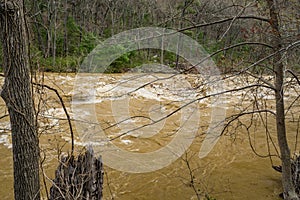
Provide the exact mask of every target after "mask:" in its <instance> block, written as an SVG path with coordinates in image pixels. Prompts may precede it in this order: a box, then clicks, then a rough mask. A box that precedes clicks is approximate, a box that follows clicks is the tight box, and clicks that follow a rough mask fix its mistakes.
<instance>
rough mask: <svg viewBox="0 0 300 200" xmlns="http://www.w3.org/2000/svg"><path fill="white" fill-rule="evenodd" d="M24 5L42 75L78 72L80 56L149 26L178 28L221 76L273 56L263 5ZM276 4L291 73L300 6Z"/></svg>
mask: <svg viewBox="0 0 300 200" xmlns="http://www.w3.org/2000/svg"><path fill="white" fill-rule="evenodd" d="M25 3H26V16H27V20H28V27H29V31H30V41H31V42H30V54H31V63H32V66H33V67H35V68H38V69H40V70H44V71H76V69H78V66H79V65H80V63H81V62H82V59H83V58H84V56H86V55H87V54H88V53H89V52H90V51H91V50H92V49H93V48H94V47H95V46H96V45H97V44H99V42H101V41H103V40H104V39H105V38H109V37H111V36H112V35H114V34H117V33H120V32H122V31H125V30H130V29H133V28H138V27H147V26H159V27H165V28H171V29H175V30H181V31H182V32H183V33H184V34H187V35H189V36H191V37H192V38H193V39H196V40H197V41H198V42H199V43H200V44H201V45H203V46H204V47H205V48H206V50H207V51H208V52H209V53H212V54H214V59H215V61H216V62H217V64H218V66H219V67H220V69H221V70H222V71H223V72H230V71H231V70H238V69H240V68H242V67H243V66H245V65H249V64H250V63H255V62H256V61H258V60H260V59H262V58H264V57H265V56H267V55H269V54H270V53H271V52H272V50H271V49H270V40H271V35H272V31H273V30H272V28H271V26H270V24H269V19H268V18H269V16H268V15H269V14H268V12H269V11H268V4H267V1H232V2H231V1H208V0H204V1H198V0H180V1H179V0H167V1H152V0H151V1H150V0H138V1H131V0H130V1H123V0H117V1H110V0H95V1H88V0H85V1H68V0H65V1H55V0H51V1H42V0H39V1H25ZM276 4H278V5H277V7H278V8H279V10H278V12H279V13H278V14H279V15H280V24H279V25H280V32H281V34H282V48H284V49H285V50H287V51H285V52H284V54H285V55H288V56H286V57H287V58H288V59H285V62H287V63H288V64H289V66H290V67H291V68H293V69H295V68H298V67H297V63H298V61H299V60H298V59H299V58H298V57H297V56H296V55H297V52H298V51H299V50H297V48H294V46H293V43H294V42H297V41H298V40H299V29H300V28H299V27H300V25H299V19H300V13H299V9H300V8H299V2H298V1H297V0H292V1H276ZM147 53H149V52H147ZM147 53H145V52H144V53H143V54H136V52H132V53H130V54H128V55H124V56H123V57H122V58H120V59H119V62H117V64H116V65H118V63H119V64H120V65H122V66H120V65H119V66H118V67H117V66H116V67H115V68H117V69H112V71H113V72H118V71H119V72H120V71H123V70H125V71H126V67H132V65H135V64H139V63H141V62H142V61H143V60H149V59H151V58H152V57H151V56H149V55H148V54H147ZM152 53H153V55H154V54H155V53H157V52H152ZM147 55H148V56H147ZM137 56H139V58H137ZM158 60H159V58H158ZM162 60H164V61H165V63H166V64H169V65H172V64H174V63H173V62H175V61H176V59H175V57H174V55H168V54H166V55H165V56H164V58H163V59H162ZM268 65H270V60H267V61H264V62H260V63H258V64H257V65H256V66H255V67H253V70H254V71H258V72H266V71H267V70H266V66H268ZM119 68H121V69H119ZM123 68H125V69H123Z"/></svg>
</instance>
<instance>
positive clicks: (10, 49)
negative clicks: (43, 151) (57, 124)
mask: <svg viewBox="0 0 300 200" xmlns="http://www.w3.org/2000/svg"><path fill="white" fill-rule="evenodd" d="M23 6H24V5H23V1H22V0H11V1H9V0H5V1H4V0H0V25H1V40H2V44H3V70H4V76H5V82H4V85H3V88H2V89H3V90H2V91H1V96H2V98H3V99H4V101H5V103H6V105H7V107H8V111H9V115H10V123H11V132H12V144H13V162H14V194H15V199H17V200H19V199H30V200H32V199H40V192H39V191H40V185H39V147H38V137H37V132H36V126H35V116H34V109H33V100H32V94H31V84H30V77H29V62H28V40H27V32H26V23H25V17H24V10H23V9H24V7H23Z"/></svg>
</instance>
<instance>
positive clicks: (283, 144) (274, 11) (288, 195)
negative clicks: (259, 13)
mask: <svg viewBox="0 0 300 200" xmlns="http://www.w3.org/2000/svg"><path fill="white" fill-rule="evenodd" d="M267 2H268V7H269V11H270V24H271V27H272V31H273V35H272V44H273V48H274V52H277V53H276V55H275V56H274V59H273V67H274V72H275V98H276V125H277V139H278V144H279V148H280V153H281V162H282V186H283V194H284V198H285V199H288V200H297V199H299V198H298V196H297V194H296V192H295V187H294V186H293V181H292V172H291V155H290V149H289V146H288V143H287V138H286V128H285V112H284V95H283V83H284V82H283V79H284V66H283V63H282V55H281V53H280V50H281V48H282V45H281V35H280V29H279V21H278V14H279V12H278V8H277V6H276V2H275V0H267Z"/></svg>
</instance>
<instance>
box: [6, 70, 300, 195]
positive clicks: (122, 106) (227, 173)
mask: <svg viewBox="0 0 300 200" xmlns="http://www.w3.org/2000/svg"><path fill="white" fill-rule="evenodd" d="M134 76H135V78H134V79H132V75H124V74H113V75H105V74H101V75H99V74H98V75H94V76H91V78H90V79H87V80H85V81H84V82H81V84H82V85H81V86H80V89H75V90H74V83H75V75H74V74H52V73H51V74H45V76H44V78H39V80H38V81H40V82H41V81H43V82H44V84H47V85H49V86H51V87H54V88H56V89H58V91H59V93H60V94H61V96H62V97H63V99H64V101H65V103H66V106H67V109H68V111H69V112H70V115H71V117H72V119H73V121H72V123H73V126H74V127H75V128H76V129H75V131H76V137H75V144H76V146H75V149H76V152H80V151H81V150H82V149H83V147H84V145H87V144H89V145H91V144H92V145H94V146H93V147H94V148H95V152H96V153H97V155H98V154H101V151H102V150H103V148H102V147H103V145H106V144H103V143H101V142H102V141H100V139H99V138H100V136H99V134H100V133H99V132H100V131H95V132H93V133H94V134H93V135H91V134H90V132H89V131H90V130H92V128H95V127H98V126H101V128H102V132H103V134H104V135H105V137H107V138H108V139H111V141H110V144H111V145H114V146H115V147H116V148H118V149H123V150H124V151H126V152H130V153H132V154H130V155H134V156H135V155H137V154H140V155H148V154H147V153H149V152H150V153H151V152H158V151H159V150H160V149H162V148H165V147H166V146H170V145H171V144H172V141H173V140H175V139H176V134H179V133H180V131H181V129H182V130H184V131H183V132H184V133H183V134H188V135H189V136H191V137H192V138H190V140H189V141H191V144H190V145H187V148H185V149H184V151H183V153H182V155H181V154H180V155H175V158H176V159H174V161H173V160H172V161H170V162H169V163H168V164H167V165H166V166H163V167H159V165H163V164H162V163H163V160H164V159H165V158H158V157H153V159H152V160H151V161H150V163H152V164H149V165H153V166H158V168H159V169H155V170H152V171H151V170H148V171H147V170H145V171H147V172H139V171H138V170H140V169H148V168H147V166H148V164H147V163H146V164H144V165H145V167H144V168H143V166H142V167H140V165H142V164H141V163H139V162H138V161H139V160H138V159H137V160H136V159H133V158H131V157H130V158H129V157H121V156H120V157H119V161H118V160H117V161H116V160H112V161H110V162H115V163H118V162H120V163H121V164H120V166H117V165H114V164H109V162H107V164H106V160H107V159H110V157H108V158H106V157H104V158H103V160H104V164H105V166H104V185H103V187H104V191H103V195H104V196H103V199H105V200H111V199H115V200H134V199H137V200H152V199H155V200H158V199H159V200H188V199H191V200H192V199H197V195H196V194H198V195H199V196H201V199H205V196H206V195H208V196H210V197H211V199H213V198H215V199H217V200H222V199H224V200H241V199H243V200H247V199H249V200H253V199H262V200H276V199H278V200H279V199H280V198H279V197H278V195H279V193H281V180H280V178H281V174H280V173H278V172H276V171H274V170H273V169H272V164H274V165H279V163H280V162H279V158H278V154H277V150H278V146H277V141H276V132H275V131H276V130H275V128H276V127H275V122H274V118H273V117H272V116H271V115H268V117H267V118H265V117H266V114H265V113H263V114H262V115H258V114H257V115H256V114H254V115H249V116H248V115H245V116H243V117H241V118H239V120H238V121H236V122H233V123H232V124H231V126H229V127H228V129H227V131H225V132H224V134H223V135H222V136H221V137H218V141H217V142H216V144H215V146H213V148H212V150H211V151H210V152H209V153H208V154H207V156H206V157H203V158H200V157H199V151H200V148H201V146H202V144H203V142H204V141H205V139H206V136H207V134H206V133H207V131H208V128H209V125H210V123H211V122H212V121H213V120H214V119H216V118H218V116H216V114H217V113H218V112H223V111H224V110H225V111H226V116H227V117H229V116H232V115H234V114H236V113H239V112H241V111H242V110H251V109H253V107H255V106H257V107H259V106H263V107H264V108H267V109H269V110H271V111H274V99H273V96H272V93H271V92H269V91H266V90H265V89H257V88H256V89H249V90H246V91H237V92H235V93H230V94H227V95H226V96H223V97H222V98H223V99H222V101H224V102H225V103H224V102H223V103H224V104H222V106H223V108H222V109H224V110H221V111H216V110H215V111H216V112H213V110H214V109H215V107H217V106H220V105H221V104H220V105H215V104H214V103H215V101H214V100H212V99H211V98H204V99H202V98H201V97H202V96H207V95H210V94H211V93H212V92H213V91H212V89H210V88H209V87H210V86H211V85H210V86H207V85H205V84H201V83H200V82H201V81H202V80H200V79H199V78H198V77H197V76H196V75H178V76H175V78H172V79H165V78H166V77H168V75H166V74H156V75H155V76H141V77H137V74H134ZM124 77H125V78H124ZM130 77H131V78H130ZM157 79H159V80H157ZM266 79H269V80H270V81H272V77H266ZM124 80H125V81H124ZM132 80H134V82H131V81H132ZM153 80H155V81H153ZM1 81H3V80H1ZM289 81H292V80H289ZM90 82H92V83H93V84H88V83H90ZM182 82H184V84H182ZM85 83H87V84H85ZM94 83H96V84H94ZM137 83H139V84H140V83H147V84H146V85H143V87H141V88H139V89H138V90H136V88H137V86H136V84H137ZM252 83H254V80H252V79H250V78H249V77H240V78H231V79H228V80H226V81H225V82H224V83H223V84H224V88H223V89H230V88H234V87H241V86H243V85H245V84H248V85H249V84H252ZM77 84H78V83H77ZM133 85H135V87H133ZM138 86H140V85H138ZM77 87H78V85H77ZM212 87H213V86H212ZM90 88H92V90H89V89H90ZM128 88H129V89H128ZM170 88H171V89H170ZM187 88H191V90H189V89H187ZM187 91H192V92H187ZM36 92H37V94H39V95H38V96H37V97H36V100H35V101H36V104H37V105H39V110H40V114H39V118H40V125H39V126H40V127H39V133H40V147H41V152H42V153H41V154H42V158H43V163H42V165H43V169H44V170H43V172H41V177H42V180H44V181H45V182H46V187H45V185H43V189H42V193H43V196H44V198H45V199H46V195H45V192H46V191H47V190H49V187H50V185H51V181H50V180H51V179H53V177H54V170H55V168H56V167H57V165H58V159H59V155H61V154H66V153H68V152H70V140H71V139H70V135H69V130H68V125H67V121H66V117H65V114H64V112H63V109H62V107H61V105H60V103H59V100H58V98H57V97H56V96H55V94H54V93H53V92H52V91H49V90H36ZM185 92H187V93H185ZM286 94H287V95H286V96H285V98H286V102H287V104H286V106H287V108H288V106H289V105H291V104H292V105H293V107H292V108H291V109H289V112H288V113H287V120H286V122H287V133H288V140H289V144H290V147H291V152H297V151H299V147H297V145H296V143H297V142H298V143H299V142H300V139H299V138H298V137H297V134H296V133H297V131H299V121H298V120H299V116H300V115H299V110H300V103H299V101H298V100H296V101H295V99H297V97H298V96H299V94H300V88H299V87H297V85H295V84H291V86H289V87H287V89H286ZM73 95H74V96H75V98H74V99H73V100H72V96H73ZM74 96H73V97H74ZM193 99H198V100H197V101H194V103H193V104H191V106H192V107H188V106H186V107H185V106H183V105H186V104H187V103H188V102H190V101H191V100H193ZM199 99H200V100H199ZM253 99H256V100H257V103H253V102H254V100H253ZM73 104H74V105H80V107H79V108H80V109H81V111H80V112H77V113H76V112H73V110H72V109H71V107H72V105H73ZM74 105H73V106H74ZM193 106H194V107H193ZM214 106H215V107H214ZM181 107H183V108H182V111H179V112H177V110H179V109H178V108H181ZM184 109H186V110H184ZM196 109H197V113H198V114H199V115H194V113H195V112H196V111H195V110H196ZM0 111H1V115H2V114H5V113H7V110H6V108H5V106H4V103H3V101H2V100H0ZM75 113H76V116H74V115H75ZM91 113H93V114H94V116H93V117H94V120H95V119H96V120H97V122H99V123H98V124H96V125H93V123H92V122H91V121H89V120H90V119H91V120H92V118H93V117H91ZM170 113H173V114H171V115H170V116H168V117H166V118H165V119H164V120H161V121H159V119H161V118H164V116H167V115H168V114H170ZM212 113H213V114H214V115H215V117H212ZM224 113H225V112H224ZM261 118H263V119H264V121H263V122H262V121H261V120H260V119H261ZM8 120H9V119H8V118H7V117H5V118H2V119H0V154H1V155H0V158H1V159H0V196H1V199H13V174H12V173H13V171H12V151H11V150H12V149H11V136H10V126H9V122H8ZM76 120H77V122H76ZM193 120H194V121H193ZM182 121H184V123H182ZM153 122H155V123H153ZM151 123H153V125H151V126H148V125H147V124H151ZM185 123H186V124H187V125H188V126H187V128H186V129H183V128H182V127H183V126H184V125H185ZM84 124H88V126H86V127H85V126H84ZM133 124H134V125H133ZM250 124H251V126H250ZM81 125H82V126H81ZM145 125H146V126H145ZM136 127H138V128H137V129H135V128H136ZM139 127H143V128H139ZM84 128H86V129H87V130H84ZM97 130H98V129H97ZM266 130H267V133H266ZM297 138H298V139H297ZM181 142H182V140H181ZM178 144H179V145H178V148H177V146H175V147H176V148H175V147H172V148H170V152H176V153H177V150H178V149H180V148H183V147H186V146H184V145H182V146H181V143H178ZM273 144H274V145H273ZM116 152H117V153H116V154H117V155H123V154H118V151H116ZM178 152H181V151H178ZM102 153H103V152H102ZM143 153H145V154H143ZM174 154H175V153H174ZM268 154H271V155H272V156H271V157H270V156H268ZM124 155H127V154H124ZM157 155H160V154H157ZM145 157H146V156H145ZM111 159H112V158H111ZM131 159H132V160H131ZM139 159H141V160H142V158H139ZM166 159H168V158H167V157H166ZM123 161H124V163H125V164H128V162H129V164H128V166H129V167H126V166H122V163H123ZM130 162H131V163H130ZM132 162H135V163H133V164H132ZM146 165H147V166H146ZM134 166H135V167H134ZM118 167H119V168H118ZM122 169H123V170H122ZM149 169H152V168H151V166H150V168H149ZM128 170H129V171H130V170H131V171H133V172H134V171H135V172H134V173H132V172H128ZM43 174H44V176H43Z"/></svg>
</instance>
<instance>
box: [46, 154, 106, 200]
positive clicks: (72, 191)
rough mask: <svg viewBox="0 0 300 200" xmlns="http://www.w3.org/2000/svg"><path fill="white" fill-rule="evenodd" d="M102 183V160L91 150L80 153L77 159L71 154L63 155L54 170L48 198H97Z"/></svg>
mask: <svg viewBox="0 0 300 200" xmlns="http://www.w3.org/2000/svg"><path fill="white" fill-rule="evenodd" d="M102 185H103V166H102V161H101V158H95V157H94V153H93V151H92V150H87V151H86V152H85V153H84V154H80V155H79V156H78V158H77V160H76V158H75V157H74V156H73V155H71V156H65V157H62V158H61V162H60V164H59V166H58V168H57V169H56V171H55V179H54V180H53V185H52V187H51V188H50V200H65V199H67V200H71V199H72V200H75V199H76V200H83V199H89V200H99V199H102Z"/></svg>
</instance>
